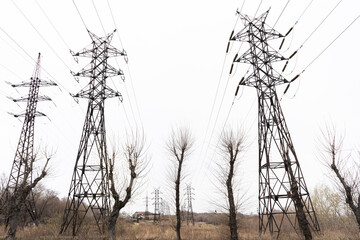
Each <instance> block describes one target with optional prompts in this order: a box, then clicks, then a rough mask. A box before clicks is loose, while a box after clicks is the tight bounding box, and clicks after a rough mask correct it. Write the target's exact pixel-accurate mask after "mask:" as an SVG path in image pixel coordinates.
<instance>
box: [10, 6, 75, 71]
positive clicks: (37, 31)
mask: <svg viewBox="0 0 360 240" xmlns="http://www.w3.org/2000/svg"><path fill="white" fill-rule="evenodd" d="M11 2H12V3H13V4H14V5H15V7H16V8H17V9H18V11H19V12H20V13H21V14H22V15H23V17H24V18H25V19H26V21H27V22H28V23H29V24H30V25H31V27H32V28H33V29H34V30H35V31H36V33H37V34H38V35H39V36H40V37H41V39H42V40H43V41H44V42H45V43H46V45H47V46H48V47H49V48H50V49H51V51H52V52H53V53H54V54H55V55H56V57H57V58H58V59H59V60H60V61H61V62H62V63H63V64H64V65H65V67H67V68H68V69H69V70H70V68H69V66H68V65H67V64H66V63H65V61H64V60H63V59H62V58H61V57H60V56H59V54H58V53H57V52H56V51H55V50H54V48H53V47H52V46H51V45H50V44H49V42H48V41H47V40H46V39H45V38H44V36H43V35H42V34H41V33H40V32H39V30H38V29H37V28H36V27H35V26H34V25H33V24H32V22H31V21H30V19H29V18H28V17H27V16H26V15H25V14H24V12H23V11H21V9H20V8H19V6H18V5H17V4H16V3H15V2H14V1H13V0H11Z"/></svg>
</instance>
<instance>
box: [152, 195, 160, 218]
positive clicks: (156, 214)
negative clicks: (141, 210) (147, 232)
mask: <svg viewBox="0 0 360 240" xmlns="http://www.w3.org/2000/svg"><path fill="white" fill-rule="evenodd" d="M160 193H161V192H160V189H159V188H156V189H155V190H154V192H152V194H154V198H153V199H154V203H153V205H154V219H153V220H154V222H160Z"/></svg>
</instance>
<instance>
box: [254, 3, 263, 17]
mask: <svg viewBox="0 0 360 240" xmlns="http://www.w3.org/2000/svg"><path fill="white" fill-rule="evenodd" d="M262 2H263V0H261V1H260V3H259V6H258V7H257V9H256V12H255V15H254V16H255V17H256V14H257V13H258V11H259V9H260V6H261V4H262Z"/></svg>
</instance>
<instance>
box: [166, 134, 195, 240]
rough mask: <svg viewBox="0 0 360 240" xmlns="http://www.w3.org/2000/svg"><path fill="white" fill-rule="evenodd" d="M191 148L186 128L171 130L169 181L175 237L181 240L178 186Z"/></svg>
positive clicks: (190, 140) (191, 141) (191, 140)
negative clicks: (173, 192)
mask: <svg viewBox="0 0 360 240" xmlns="http://www.w3.org/2000/svg"><path fill="white" fill-rule="evenodd" d="M192 146H193V139H192V137H191V134H190V131H189V129H187V128H179V129H177V130H176V131H175V130H172V132H171V136H170V139H169V141H168V143H167V149H168V151H169V154H170V156H171V160H172V164H173V165H172V167H173V169H172V171H171V172H170V174H171V176H170V177H171V181H172V183H173V184H174V185H173V187H174V189H175V208H176V236H177V239H178V240H181V233H180V230H181V209H180V185H181V182H182V180H183V177H184V173H183V168H184V162H185V161H186V160H187V159H188V157H189V154H190V153H191V149H192Z"/></svg>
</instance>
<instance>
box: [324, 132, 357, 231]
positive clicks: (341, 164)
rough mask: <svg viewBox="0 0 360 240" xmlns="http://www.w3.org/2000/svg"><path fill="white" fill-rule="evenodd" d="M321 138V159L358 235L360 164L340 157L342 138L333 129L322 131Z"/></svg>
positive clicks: (349, 157) (347, 157) (349, 158)
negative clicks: (334, 183) (341, 197)
mask: <svg viewBox="0 0 360 240" xmlns="http://www.w3.org/2000/svg"><path fill="white" fill-rule="evenodd" d="M322 136H323V139H322V141H321V146H322V154H321V157H322V159H323V160H324V162H325V164H326V166H327V167H328V168H329V169H330V170H331V171H332V173H333V174H334V175H333V176H334V180H335V182H336V184H337V186H338V188H339V190H340V191H341V192H342V194H343V196H344V197H345V202H346V204H347V205H348V206H349V208H350V209H351V211H352V213H353V214H354V216H355V219H356V222H357V225H358V228H359V235H360V192H359V187H360V170H359V169H360V164H359V162H358V161H357V162H355V161H352V158H351V156H350V155H348V156H346V157H343V156H342V155H341V152H342V146H343V140H344V138H343V137H342V136H338V135H337V134H336V129H335V128H334V127H332V128H329V127H327V128H326V131H322ZM351 164H352V165H351ZM350 165H351V166H350Z"/></svg>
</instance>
